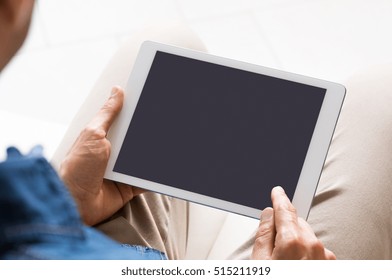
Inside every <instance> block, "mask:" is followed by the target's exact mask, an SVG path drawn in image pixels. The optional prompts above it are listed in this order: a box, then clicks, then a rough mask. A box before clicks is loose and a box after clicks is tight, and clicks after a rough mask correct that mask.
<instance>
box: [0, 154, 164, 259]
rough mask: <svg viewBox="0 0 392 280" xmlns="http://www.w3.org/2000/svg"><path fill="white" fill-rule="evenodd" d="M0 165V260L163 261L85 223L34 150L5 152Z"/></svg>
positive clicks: (157, 254) (148, 250) (158, 255)
mask: <svg viewBox="0 0 392 280" xmlns="http://www.w3.org/2000/svg"><path fill="white" fill-rule="evenodd" d="M7 154H8V157H7V159H6V161H4V162H1V163H0V258H1V259H127V260H131V259H139V260H149V259H159V260H161V259H166V256H165V254H164V253H162V252H160V251H158V250H155V249H152V248H146V247H142V246H136V245H121V244H119V243H116V242H115V241H113V240H111V239H109V238H108V237H106V236H105V235H103V234H102V233H100V232H98V231H97V230H95V229H93V228H90V227H87V226H86V225H84V223H83V221H82V220H81V217H80V215H79V213H78V211H77V207H76V204H75V202H74V200H73V198H72V196H71V195H70V193H69V191H68V189H67V188H66V187H65V185H64V184H63V182H62V181H61V180H60V178H59V177H58V175H57V174H56V172H55V170H54V169H53V168H52V167H51V166H50V164H49V163H48V162H47V160H46V159H45V158H44V157H42V155H41V153H40V151H39V149H33V151H32V153H30V154H29V155H27V156H23V155H22V154H21V153H20V152H19V151H18V150H17V149H15V148H9V149H8V150H7Z"/></svg>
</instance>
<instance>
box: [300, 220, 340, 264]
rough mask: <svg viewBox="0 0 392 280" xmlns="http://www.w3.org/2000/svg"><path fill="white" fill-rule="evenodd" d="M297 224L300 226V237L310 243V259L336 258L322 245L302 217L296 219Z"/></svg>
mask: <svg viewBox="0 0 392 280" xmlns="http://www.w3.org/2000/svg"><path fill="white" fill-rule="evenodd" d="M298 222H299V225H300V227H301V232H302V237H303V239H304V240H306V241H307V242H308V244H310V246H311V247H310V249H312V256H311V258H312V259H319V260H325V259H327V260H336V256H335V254H334V253H333V252H332V251H330V250H328V249H327V248H325V247H324V245H323V244H322V243H321V241H320V240H319V239H318V238H317V236H316V234H315V233H314V231H313V229H312V228H311V226H310V225H309V224H308V223H307V222H306V221H305V220H303V219H302V218H299V219H298Z"/></svg>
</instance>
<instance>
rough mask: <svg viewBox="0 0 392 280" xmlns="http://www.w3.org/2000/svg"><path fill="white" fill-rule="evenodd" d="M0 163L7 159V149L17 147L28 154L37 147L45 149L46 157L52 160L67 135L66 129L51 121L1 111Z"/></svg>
mask: <svg viewBox="0 0 392 280" xmlns="http://www.w3.org/2000/svg"><path fill="white" fill-rule="evenodd" d="M0 127H1V130H2V133H1V137H0V161H2V160H3V159H5V156H6V148H7V147H9V146H14V147H17V148H18V149H19V150H20V151H21V152H22V153H28V152H29V151H30V150H31V148H32V147H34V146H35V145H41V146H43V148H44V155H45V156H46V157H47V158H48V159H50V158H51V157H52V155H53V153H54V152H55V150H56V148H57V146H58V145H59V144H60V141H61V139H62V138H63V135H64V133H65V130H66V127H65V126H64V125H61V124H57V123H53V122H50V121H42V120H38V119H34V118H31V117H25V116H21V115H19V114H13V113H9V112H5V111H1V110H0Z"/></svg>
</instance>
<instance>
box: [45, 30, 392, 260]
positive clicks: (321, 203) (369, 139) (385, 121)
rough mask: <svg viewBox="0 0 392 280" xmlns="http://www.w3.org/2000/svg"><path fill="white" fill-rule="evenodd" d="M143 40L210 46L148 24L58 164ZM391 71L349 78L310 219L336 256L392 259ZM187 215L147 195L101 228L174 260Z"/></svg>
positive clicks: (122, 81) (246, 247)
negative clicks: (148, 26) (154, 249)
mask: <svg viewBox="0 0 392 280" xmlns="http://www.w3.org/2000/svg"><path fill="white" fill-rule="evenodd" d="M144 40H155V41H160V42H163V43H168V44H172V45H177V46H182V47H186V48H192V49H196V50H202V51H205V47H204V45H203V44H202V43H201V41H200V40H199V39H198V38H197V36H195V34H193V33H192V31H191V30H189V29H187V28H186V27H181V26H179V25H173V26H166V27H159V28H151V29H147V30H145V31H143V32H142V33H141V34H140V35H138V36H135V37H134V38H133V39H132V40H130V41H129V42H128V43H126V44H124V46H123V47H121V48H120V49H119V50H118V52H117V53H116V54H115V55H114V57H113V58H112V60H111V61H110V62H109V64H108V66H107V67H106V69H105V70H104V72H103V73H102V75H101V77H100V78H99V79H98V81H97V83H96V85H95V86H94V88H93V90H92V91H91V93H90V95H89V96H88V97H87V99H86V101H85V103H84V104H83V105H82V107H81V109H80V110H79V113H78V114H77V115H76V117H75V119H74V120H73V122H72V123H71V125H70V129H69V130H68V132H67V133H66V136H65V138H64V140H63V142H62V143H61V145H60V147H59V149H58V151H57V152H56V154H55V155H54V158H53V160H52V161H53V164H54V165H55V166H57V167H58V165H59V163H60V162H61V159H62V158H64V155H65V153H66V151H67V150H68V148H69V147H70V146H71V144H72V143H73V141H74V140H75V139H76V137H77V135H78V134H79V132H80V131H81V129H82V128H83V127H84V125H85V124H86V123H87V122H88V121H89V120H90V119H91V118H92V117H93V115H94V114H95V112H97V111H98V109H99V108H100V106H101V105H102V104H103V103H104V101H105V100H106V98H107V97H108V96H109V93H110V89H111V87H112V86H113V85H120V86H122V87H125V85H126V82H127V79H128V77H129V74H130V72H131V70H132V66H133V62H134V60H135V57H136V54H137V52H138V49H139V47H140V44H141V42H143V41H144ZM390 76H392V66H391V67H389V66H383V67H379V68H377V69H375V70H370V71H366V72H363V73H360V74H358V75H356V76H354V77H353V78H352V79H350V80H349V81H348V82H347V83H345V85H346V87H347V90H348V91H347V97H346V100H345V103H344V106H343V109H342V113H341V116H340V119H339V122H338V125H337V128H336V131H335V135H334V137H333V141H332V144H331V147H330V150H329V154H328V157H327V160H326V163H325V166H324V169H323V172H322V176H321V179H320V183H319V186H318V190H317V193H316V197H315V199H314V203H313V206H312V209H311V212H310V216H309V219H308V222H309V223H310V225H311V226H312V228H313V229H314V231H315V233H316V235H317V236H318V237H319V238H320V239H321V241H322V242H323V243H324V245H325V246H326V247H327V248H329V249H330V250H332V251H333V252H334V253H335V254H336V256H337V257H338V258H339V259H391V258H392V250H391V249H392V246H391V240H392V238H391V236H392V215H391V214H392V203H390V200H391V199H392V186H391V182H392V90H391V86H392V83H391V82H390V80H391V79H388V78H389V77H390ZM283 187H284V186H283ZM188 218H189V203H188V202H185V201H183V200H179V199H174V198H170V197H167V196H164V195H159V194H155V193H146V194H143V195H140V196H138V197H136V198H134V199H133V200H132V201H131V202H130V203H129V204H127V205H126V206H125V207H124V208H123V209H121V210H120V211H119V212H118V213H117V214H116V215H114V216H113V217H112V218H111V219H110V220H108V221H105V222H104V223H102V224H100V225H98V226H97V228H98V229H99V230H101V231H103V232H104V233H106V234H108V235H109V236H111V237H112V238H113V239H115V240H117V241H119V242H122V243H130V244H139V245H145V246H149V247H153V248H156V249H158V250H161V251H163V252H165V253H166V254H167V255H168V257H169V258H170V259H182V258H184V256H185V254H186V250H187V239H188V226H189V223H190V222H192V221H189V219H188ZM239 230H240V229H239ZM255 230H256V229H255ZM243 238H244V240H243V242H242V244H243V245H242V246H240V247H239V248H238V249H237V250H236V251H234V252H233V253H232V254H231V255H229V256H228V258H229V259H238V258H243V259H247V258H249V256H250V253H251V250H252V246H253V235H252V236H250V237H249V236H244V237H243ZM200 242H203V240H200Z"/></svg>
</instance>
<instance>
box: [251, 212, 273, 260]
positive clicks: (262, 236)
mask: <svg viewBox="0 0 392 280" xmlns="http://www.w3.org/2000/svg"><path fill="white" fill-rule="evenodd" d="M274 244H275V223H274V210H273V209H272V208H270V207H268V208H265V209H264V210H263V212H261V220H260V225H259V228H258V230H257V233H256V240H255V244H254V247H253V253H252V259H256V260H269V259H271V257H272V252H273V250H274Z"/></svg>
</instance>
